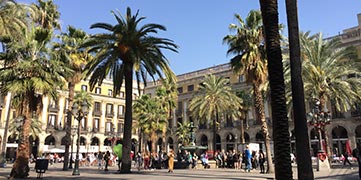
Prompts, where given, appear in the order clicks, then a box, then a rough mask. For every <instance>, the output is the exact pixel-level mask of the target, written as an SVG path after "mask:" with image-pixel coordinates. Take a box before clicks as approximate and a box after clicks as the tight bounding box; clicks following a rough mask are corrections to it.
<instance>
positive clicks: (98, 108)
mask: <svg viewBox="0 0 361 180" xmlns="http://www.w3.org/2000/svg"><path fill="white" fill-rule="evenodd" d="M134 84H136V83H134ZM141 89H143V87H141ZM81 90H83V91H86V92H88V93H89V94H90V95H91V96H92V97H93V104H92V106H91V107H90V108H89V113H88V114H87V116H86V117H85V118H83V119H82V120H81V121H80V122H79V121H77V120H76V119H74V118H73V120H72V125H73V127H72V129H73V132H72V139H73V152H76V140H77V136H76V127H77V126H79V125H80V129H81V130H80V152H82V153H87V152H98V151H103V152H104V151H107V150H110V151H111V146H112V144H113V143H114V142H115V141H117V140H122V137H123V130H124V113H125V92H124V89H123V90H122V91H121V93H120V95H117V96H116V97H113V83H112V81H111V80H110V79H105V80H104V81H103V83H102V85H101V86H98V87H95V88H94V90H93V91H90V87H89V85H88V82H87V81H82V82H80V83H78V84H77V85H76V86H75V93H77V92H80V91H81ZM58 92H59V93H58V99H51V98H49V97H43V100H42V103H43V107H42V111H41V113H40V115H39V116H38V117H37V118H38V119H39V120H40V121H41V123H42V130H43V131H42V132H41V133H40V134H38V135H37V136H36V138H32V137H30V145H31V151H32V152H33V154H34V156H36V155H39V154H42V153H64V150H65V126H64V125H65V124H66V119H67V113H66V112H67V110H68V109H69V107H68V95H69V92H68V91H67V90H59V91H58ZM139 92H142V91H138V87H136V86H134V89H133V99H136V98H137V97H139V96H140V94H139ZM1 99H2V101H1V102H0V115H1V116H0V118H1V119H0V136H1V140H2V139H3V138H2V137H3V135H4V128H5V123H6V120H7V119H9V120H10V122H12V119H14V118H16V117H17V115H16V113H15V110H14V109H12V108H9V104H10V99H11V96H9V95H8V96H7V97H3V98H1ZM9 109H10V111H9ZM70 109H71V107H70ZM133 127H134V128H133V131H132V132H133V133H132V134H133V135H132V137H133V139H132V145H133V147H132V149H133V150H135V147H136V144H137V138H138V136H137V134H138V130H137V128H136V127H135V126H133ZM6 146H7V151H6V152H7V157H8V158H11V157H13V156H14V153H15V149H16V147H17V139H16V138H15V137H14V138H13V137H12V136H11V134H10V133H8V137H7V145H6Z"/></svg>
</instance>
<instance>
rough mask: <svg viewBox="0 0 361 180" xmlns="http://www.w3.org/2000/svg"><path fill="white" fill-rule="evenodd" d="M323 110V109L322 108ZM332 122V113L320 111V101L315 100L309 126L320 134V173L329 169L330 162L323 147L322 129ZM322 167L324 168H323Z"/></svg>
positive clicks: (318, 165)
mask: <svg viewBox="0 0 361 180" xmlns="http://www.w3.org/2000/svg"><path fill="white" fill-rule="evenodd" d="M321 108H322V107H321ZM330 122H331V113H330V112H324V111H322V109H321V110H320V100H319V99H314V107H313V109H312V112H310V113H309V114H308V124H309V125H310V126H313V127H315V128H316V129H317V132H318V141H319V146H320V148H319V149H318V152H317V157H318V161H317V170H318V171H320V169H321V168H323V169H325V168H326V169H329V168H330V166H329V162H328V160H327V154H326V153H325V149H323V145H322V129H323V128H324V127H325V126H326V125H328V124H330ZM321 166H322V167H321Z"/></svg>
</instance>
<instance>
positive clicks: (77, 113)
mask: <svg viewBox="0 0 361 180" xmlns="http://www.w3.org/2000/svg"><path fill="white" fill-rule="evenodd" d="M71 109H72V114H73V116H74V117H75V119H76V120H78V129H77V131H78V132H77V134H78V139H77V143H76V155H75V167H74V170H73V174H72V175H73V176H74V175H80V173H79V148H80V123H81V120H82V119H83V118H84V117H85V116H86V115H87V114H88V104H87V103H86V102H85V101H83V103H82V104H81V108H79V106H78V104H77V103H74V104H73V107H71Z"/></svg>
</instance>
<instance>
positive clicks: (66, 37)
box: [53, 26, 92, 170]
mask: <svg viewBox="0 0 361 180" xmlns="http://www.w3.org/2000/svg"><path fill="white" fill-rule="evenodd" d="M67 30H68V31H67V32H65V33H61V34H60V35H59V36H58V38H59V40H60V41H58V42H56V43H54V45H53V50H54V52H56V53H55V54H56V57H55V58H57V59H59V60H60V61H62V62H64V63H65V64H67V66H68V68H69V69H71V70H72V73H69V74H68V75H69V76H67V77H65V78H66V80H67V82H68V91H69V95H68V100H69V102H68V107H69V108H71V107H72V106H73V99H74V95H75V90H74V87H75V85H76V84H77V83H79V82H80V81H81V80H82V79H83V78H84V77H85V70H84V66H85V65H86V64H87V62H89V61H90V60H91V58H92V56H91V55H90V54H89V53H88V51H87V49H85V48H80V45H81V44H83V43H84V41H85V40H86V39H87V38H88V35H87V34H86V33H85V32H84V31H83V30H81V29H77V28H75V27H73V26H68V28H67ZM71 123H72V114H71V109H68V110H67V120H66V126H65V129H66V139H67V141H66V143H65V155H64V164H63V170H67V169H68V161H69V146H70V141H71V140H70V135H71Z"/></svg>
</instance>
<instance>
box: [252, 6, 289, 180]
mask: <svg viewBox="0 0 361 180" xmlns="http://www.w3.org/2000/svg"><path fill="white" fill-rule="evenodd" d="M259 2H260V5H261V11H262V20H263V27H264V32H265V37H266V38H265V46H266V53H267V59H268V74H269V83H270V88H271V106H272V125H273V140H274V162H275V163H274V164H275V173H276V179H293V178H292V167H291V157H290V154H291V152H290V146H291V142H290V135H289V131H288V128H289V125H288V117H287V107H286V97H285V84H284V76H283V64H282V52H281V45H280V43H281V41H280V33H279V32H280V30H279V23H278V3H277V0H260V1H259ZM267 156H270V154H267Z"/></svg>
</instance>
